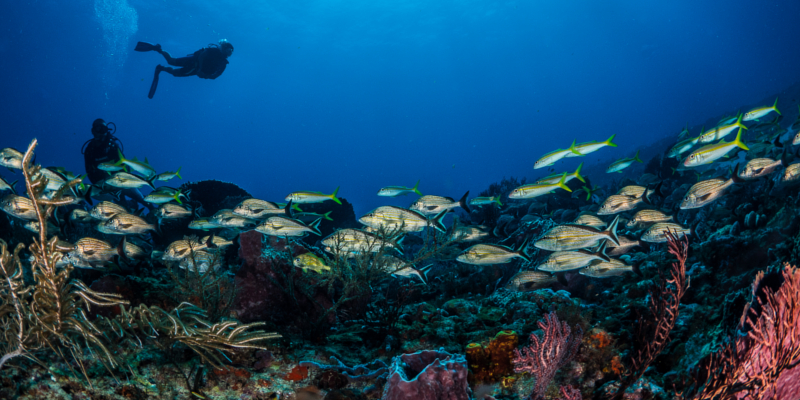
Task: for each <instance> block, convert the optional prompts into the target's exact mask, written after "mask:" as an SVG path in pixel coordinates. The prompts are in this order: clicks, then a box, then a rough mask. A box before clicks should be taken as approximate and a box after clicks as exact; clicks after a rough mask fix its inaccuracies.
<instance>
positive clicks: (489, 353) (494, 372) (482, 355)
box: [465, 331, 519, 384]
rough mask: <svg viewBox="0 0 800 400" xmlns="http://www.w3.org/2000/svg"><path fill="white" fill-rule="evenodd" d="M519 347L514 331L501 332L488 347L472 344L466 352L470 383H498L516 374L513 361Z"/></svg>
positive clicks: (517, 337) (517, 336)
mask: <svg viewBox="0 0 800 400" xmlns="http://www.w3.org/2000/svg"><path fill="white" fill-rule="evenodd" d="M518 345H519V335H517V333H516V332H514V331H500V332H498V333H497V335H495V337H494V338H493V339H492V340H491V341H489V343H488V344H487V345H483V344H480V343H470V344H468V345H467V348H466V350H465V353H466V357H467V363H468V364H469V370H470V383H472V384H474V383H478V382H489V383H491V382H497V381H498V380H500V378H502V377H504V376H508V375H510V374H511V373H513V372H514V365H513V364H512V362H511V360H512V357H513V351H514V350H515V349H516V348H517V346H518Z"/></svg>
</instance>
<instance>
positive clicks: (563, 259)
mask: <svg viewBox="0 0 800 400" xmlns="http://www.w3.org/2000/svg"><path fill="white" fill-rule="evenodd" d="M606 243H607V242H606ZM605 246H606V244H605V243H603V244H601V245H600V248H599V249H598V250H597V251H596V252H593V251H589V250H585V249H581V250H572V251H557V252H555V253H552V254H550V255H549V256H547V258H546V259H545V260H544V261H542V263H541V264H539V267H538V269H539V270H540V271H547V272H562V271H572V270H575V269H581V268H583V267H585V266H587V265H589V264H590V263H592V261H597V260H600V261H609V257H608V256H607V255H606V254H605Z"/></svg>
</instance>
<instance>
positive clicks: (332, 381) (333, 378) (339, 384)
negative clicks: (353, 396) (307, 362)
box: [315, 369, 350, 390]
mask: <svg viewBox="0 0 800 400" xmlns="http://www.w3.org/2000/svg"><path fill="white" fill-rule="evenodd" d="M349 382H350V381H349V380H348V379H347V377H346V376H344V374H342V373H341V372H339V371H335V370H333V369H326V370H325V371H322V373H321V374H319V376H317V378H316V380H315V384H316V386H317V387H318V388H320V389H324V390H331V389H333V390H336V389H342V388H344V387H345V386H347V384H348V383H349Z"/></svg>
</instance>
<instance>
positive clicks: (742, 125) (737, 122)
mask: <svg viewBox="0 0 800 400" xmlns="http://www.w3.org/2000/svg"><path fill="white" fill-rule="evenodd" d="M778 114H780V113H778ZM742 116H743V115H742V114H739V118H737V119H736V126H738V127H739V128H742V129H747V127H746V126H744V124H742Z"/></svg>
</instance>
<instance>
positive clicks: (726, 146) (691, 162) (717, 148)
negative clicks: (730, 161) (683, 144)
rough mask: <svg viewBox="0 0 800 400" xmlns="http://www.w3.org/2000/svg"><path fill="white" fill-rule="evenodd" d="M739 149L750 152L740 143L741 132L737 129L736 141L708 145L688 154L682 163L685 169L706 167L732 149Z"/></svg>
mask: <svg viewBox="0 0 800 400" xmlns="http://www.w3.org/2000/svg"><path fill="white" fill-rule="evenodd" d="M736 147H739V148H741V149H742V150H745V151H746V150H750V149H749V148H748V147H747V146H746V145H745V144H744V143H743V142H742V130H741V129H739V132H738V133H737V134H736V139H734V140H733V141H731V142H726V141H725V139H722V140H720V141H719V143H715V144H709V145H706V146H703V147H701V148H699V149H697V150H696V151H694V152H692V153H691V154H689V156H688V157H686V160H685V161H684V162H683V165H684V166H685V167H687V168H691V167H697V166H700V165H707V164H711V163H713V162H714V161H716V160H718V159H720V158H722V157H723V156H724V155H726V154H728V153H729V152H730V151H731V150H733V149H734V148H736Z"/></svg>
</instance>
